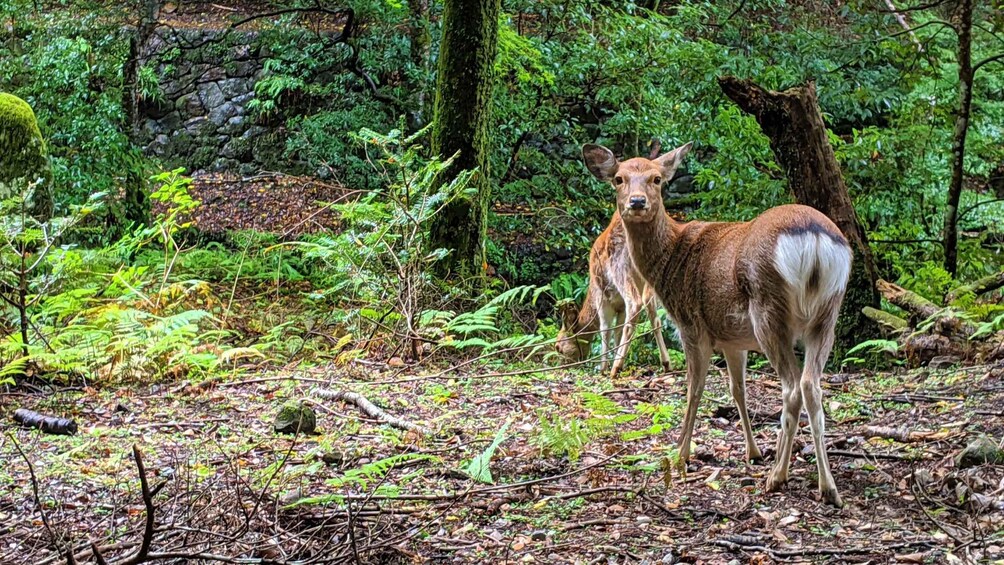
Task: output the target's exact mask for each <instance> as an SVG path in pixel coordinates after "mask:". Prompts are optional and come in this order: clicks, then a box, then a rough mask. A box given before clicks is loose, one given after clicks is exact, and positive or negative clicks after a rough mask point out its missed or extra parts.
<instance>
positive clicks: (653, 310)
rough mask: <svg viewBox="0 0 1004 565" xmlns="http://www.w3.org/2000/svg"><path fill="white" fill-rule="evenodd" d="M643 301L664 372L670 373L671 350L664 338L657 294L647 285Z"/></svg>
mask: <svg viewBox="0 0 1004 565" xmlns="http://www.w3.org/2000/svg"><path fill="white" fill-rule="evenodd" d="M642 300H644V301H645V308H646V310H647V311H648V319H649V321H650V322H652V332H654V333H655V343H656V345H657V346H658V347H659V360H660V361H661V362H662V370H663V371H665V372H667V373H668V372H669V350H667V349H666V339H665V338H664V337H663V336H662V320H660V319H659V309H658V308H657V302H656V300H655V292H654V291H653V290H652V287H650V286H648V285H647V284H646V285H645V291H644V292H643V293H642Z"/></svg>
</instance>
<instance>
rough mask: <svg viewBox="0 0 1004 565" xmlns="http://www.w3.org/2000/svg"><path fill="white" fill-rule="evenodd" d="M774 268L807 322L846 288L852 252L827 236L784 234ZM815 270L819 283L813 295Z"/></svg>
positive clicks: (777, 250)
mask: <svg viewBox="0 0 1004 565" xmlns="http://www.w3.org/2000/svg"><path fill="white" fill-rule="evenodd" d="M774 266H775V267H776V268H777V272H778V273H780V274H781V277H782V278H784V280H785V282H787V283H788V285H789V286H790V287H791V289H792V292H793V294H794V299H795V307H796V311H797V312H798V313H799V314H801V316H802V319H803V320H808V319H810V318H812V317H813V316H814V315H815V313H816V312H817V311H818V307H819V306H822V305H823V304H825V303H826V302H827V301H829V300H830V298H832V297H833V296H834V295H836V294H839V293H843V292H844V291H845V290H846V289H847V279H848V277H850V274H851V250H850V249H848V248H847V247H846V246H844V245H841V244H840V243H837V242H836V241H834V240H833V239H832V238H830V236H828V235H826V234H822V233H812V232H804V233H798V234H788V233H783V234H781V235H780V236H778V238H777V244H776V246H775V247H774ZM813 271H817V274H816V276H817V280H816V281H815V285H814V289H811V290H814V292H812V293H811V294H810V291H811V290H810V288H809V281H810V279H811V278H812V276H813Z"/></svg>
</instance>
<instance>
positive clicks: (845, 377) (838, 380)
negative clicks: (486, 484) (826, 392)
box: [826, 373, 851, 385]
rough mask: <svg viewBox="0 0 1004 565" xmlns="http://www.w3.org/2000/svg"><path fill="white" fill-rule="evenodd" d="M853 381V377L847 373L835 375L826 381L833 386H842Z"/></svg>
mask: <svg viewBox="0 0 1004 565" xmlns="http://www.w3.org/2000/svg"><path fill="white" fill-rule="evenodd" d="M850 380H851V376H850V375H849V374H847V373H833V374H832V375H830V378H828V379H826V382H828V383H830V384H831V385H842V384H844V383H846V382H848V381H850Z"/></svg>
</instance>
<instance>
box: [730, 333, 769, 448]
mask: <svg viewBox="0 0 1004 565" xmlns="http://www.w3.org/2000/svg"><path fill="white" fill-rule="evenodd" d="M722 354H723V356H724V357H725V364H726V365H727V366H728V370H729V390H730V391H731V392H732V400H734V401H735V403H736V409H738V410H739V421H740V422H741V423H742V427H743V437H744V438H745V439H746V462H747V463H749V462H750V461H759V460H760V459H762V458H763V456H762V455H761V454H760V448H758V447H757V445H756V440H755V439H754V438H753V425H752V424H751V423H750V416H749V412H748V411H747V410H746V352H745V351H743V350H741V349H727V350H724V351H722Z"/></svg>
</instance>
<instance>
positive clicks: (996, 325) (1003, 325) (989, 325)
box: [969, 314, 1004, 339]
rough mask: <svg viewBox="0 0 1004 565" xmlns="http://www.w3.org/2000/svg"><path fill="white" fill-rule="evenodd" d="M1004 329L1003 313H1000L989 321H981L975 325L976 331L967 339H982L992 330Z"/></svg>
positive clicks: (992, 331)
mask: <svg viewBox="0 0 1004 565" xmlns="http://www.w3.org/2000/svg"><path fill="white" fill-rule="evenodd" d="M1000 330H1004V314H1001V315H999V316H997V317H996V318H994V319H993V320H990V321H989V322H983V323H981V324H979V325H978V326H977V327H976V331H975V332H973V335H971V336H969V339H982V338H983V337H985V336H988V335H990V334H992V333H994V332H997V331H1000Z"/></svg>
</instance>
